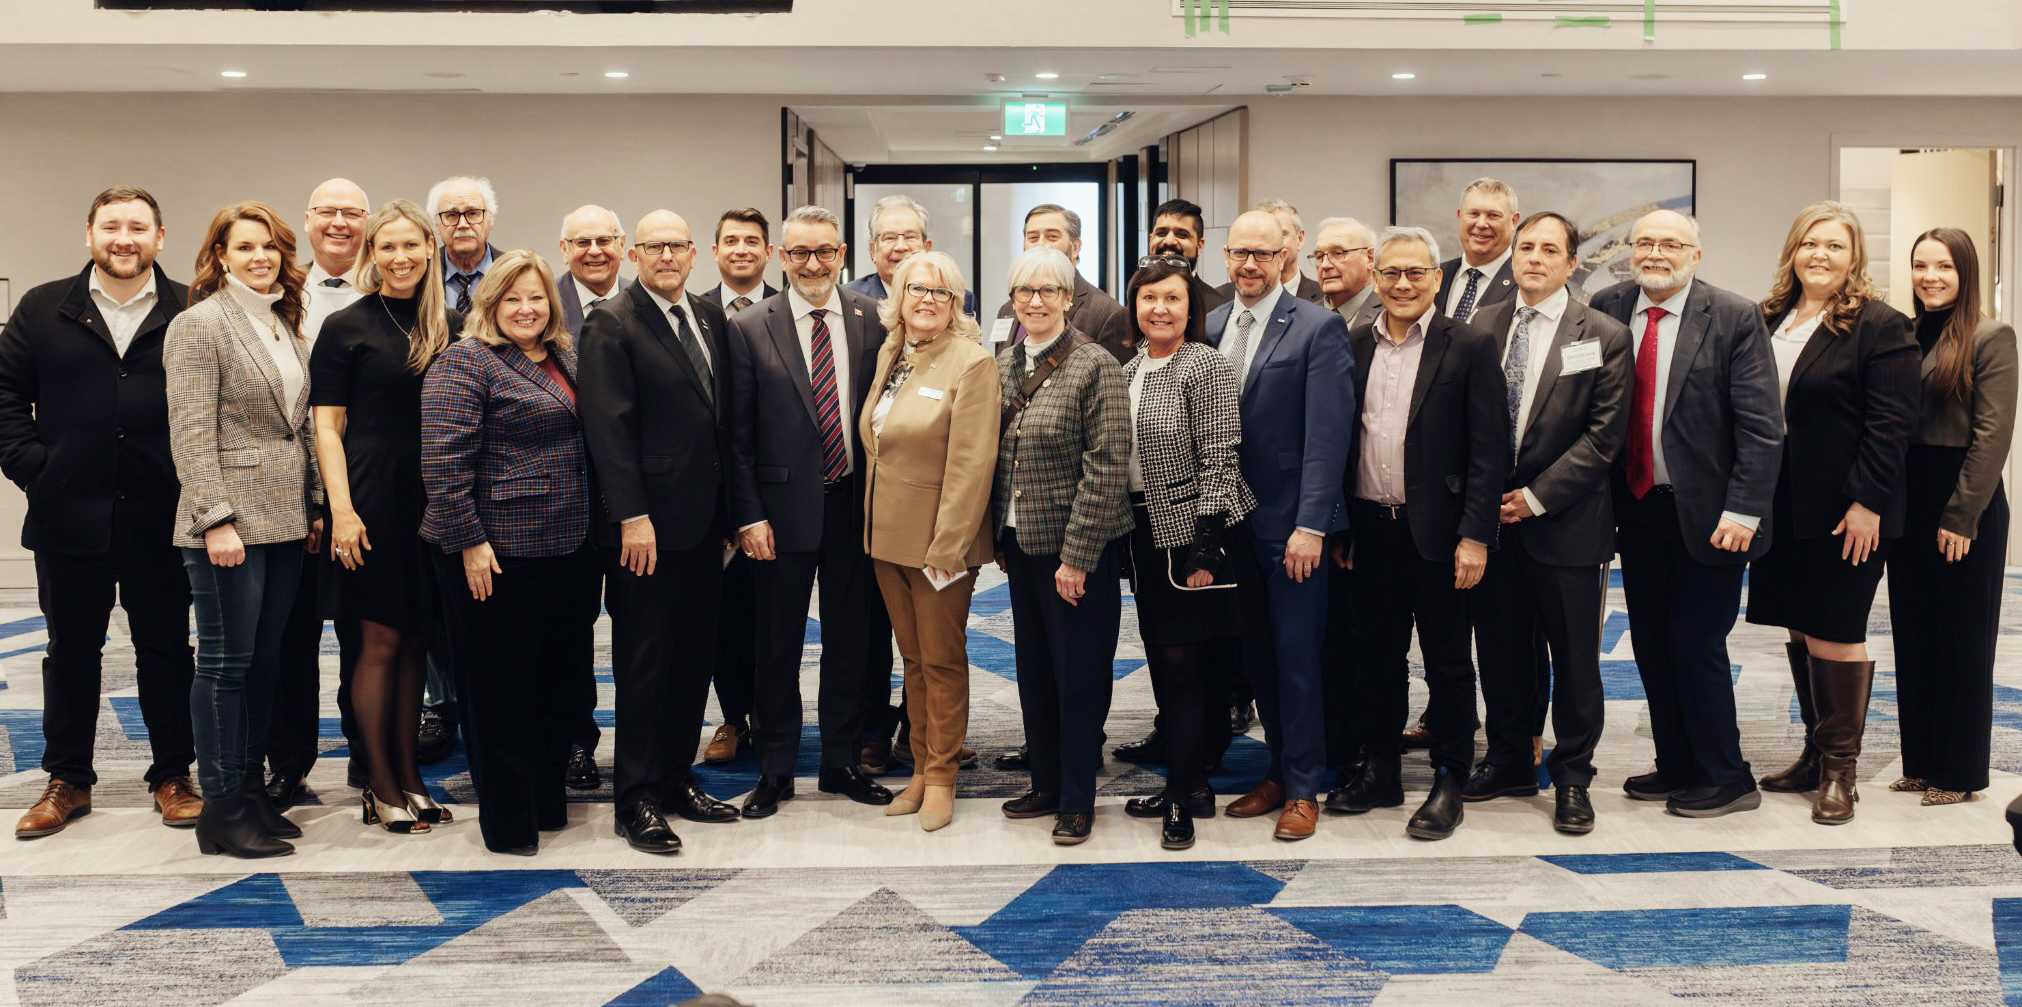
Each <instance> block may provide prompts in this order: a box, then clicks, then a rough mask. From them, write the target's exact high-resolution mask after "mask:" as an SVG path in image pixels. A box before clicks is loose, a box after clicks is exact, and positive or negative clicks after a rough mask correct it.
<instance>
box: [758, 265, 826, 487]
mask: <svg viewBox="0 0 2022 1007" xmlns="http://www.w3.org/2000/svg"><path fill="white" fill-rule="evenodd" d="M738 300H743V298H738ZM826 314H828V311H827V310H826V309H823V308H816V309H814V310H813V311H812V312H809V313H808V317H810V318H813V319H814V338H813V340H812V342H813V344H814V374H813V375H812V377H813V382H812V383H813V386H814V420H815V425H816V426H819V427H820V428H821V479H822V482H825V483H832V482H835V481H836V480H838V479H841V478H842V477H843V471H844V470H845V469H847V468H848V467H849V449H848V447H846V446H845V445H844V444H843V432H842V399H841V397H840V396H838V395H837V394H836V387H835V351H834V349H833V348H831V347H830V345H829V338H828V323H827V322H825V321H823V320H822V316H823V315H826Z"/></svg>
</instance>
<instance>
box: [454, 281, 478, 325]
mask: <svg viewBox="0 0 2022 1007" xmlns="http://www.w3.org/2000/svg"><path fill="white" fill-rule="evenodd" d="M449 279H450V282H451V283H454V284H456V310H457V312H458V313H460V314H465V315H467V314H470V285H471V284H473V283H476V282H477V277H475V276H469V275H466V274H464V273H458V274H456V275H455V276H452V277H450V278H449Z"/></svg>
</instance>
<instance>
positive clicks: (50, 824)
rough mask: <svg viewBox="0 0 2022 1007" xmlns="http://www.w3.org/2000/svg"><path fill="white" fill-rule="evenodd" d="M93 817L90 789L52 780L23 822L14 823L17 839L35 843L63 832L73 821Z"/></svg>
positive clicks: (22, 817)
mask: <svg viewBox="0 0 2022 1007" xmlns="http://www.w3.org/2000/svg"><path fill="white" fill-rule="evenodd" d="M90 813H91V788H90V787H80V786H77V785H75V784H71V783H66V782H64V781H63V780H57V779H51V780H50V781H49V785H48V786H46V787H44V788H42V798H41V799H40V800H38V801H36V802H35V804H34V806H33V807H30V808H29V809H28V812H27V813H26V814H24V815H22V816H21V820H20V821H18V822H15V823H14V838H16V839H34V838H36V837H38V836H53V835H55V834H57V833H59V832H62V831H63V827H64V826H66V825H69V824H70V820H71V819H73V818H76V817H78V816H79V815H88V814H90Z"/></svg>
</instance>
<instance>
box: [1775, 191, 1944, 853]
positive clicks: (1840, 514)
mask: <svg viewBox="0 0 2022 1007" xmlns="http://www.w3.org/2000/svg"><path fill="white" fill-rule="evenodd" d="M1867 264H1868V255H1867V244H1866V242H1865V240H1864V239H1863V237H1862V235H1861V225H1860V219H1859V218H1858V217H1855V216H1854V214H1853V211H1852V210H1849V209H1847V208H1846V207H1845V206H1843V205H1841V204H1839V203H1836V202H1833V201H1831V200H1822V201H1820V202H1817V203H1813V204H1811V205H1810V206H1807V207H1805V208H1804V209H1803V210H1801V211H1799V212H1798V215H1797V220H1796V221H1794V222H1793V223H1792V224H1791V226H1790V234H1789V235H1788V236H1787V237H1785V239H1784V242H1783V256H1782V261H1781V262H1780V263H1779V264H1778V266H1777V269H1776V275H1775V278H1774V281H1773V283H1772V286H1771V287H1770V291H1769V296H1768V297H1767V298H1766V299H1764V300H1763V302H1762V314H1763V318H1764V319H1765V323H1766V324H1767V326H1768V328H1769V330H1770V332H1771V336H1770V349H1771V351H1772V352H1773V353H1774V355H1775V358H1776V370H1777V376H1778V378H1779V380H1780V382H1781V384H1782V388H1783V422H1784V442H1783V471H1782V473H1781V474H1780V475H1779V476H1778V477H1777V481H1776V497H1775V501H1774V503H1773V504H1772V505H1771V508H1770V536H1771V544H1770V547H1769V551H1768V552H1767V553H1765V554H1764V555H1763V557H1762V558H1761V559H1758V560H1756V561H1755V562H1754V563H1753V564H1752V566H1751V568H1750V570H1749V586H1748V621H1749V622H1752V623H1757V624H1759V625H1767V626H1782V627H1783V628H1785V629H1788V630H1789V631H1790V643H1789V644H1788V645H1787V650H1788V657H1789V660H1790V674H1791V680H1792V682H1793V683H1794V685H1795V686H1796V689H1797V697H1798V709H1799V711H1800V713H1801V715H1802V716H1803V718H1804V724H1805V746H1804V752H1803V754H1801V755H1800V756H1799V757H1798V760H1797V762H1796V763H1795V764H1793V765H1792V766H1791V767H1790V768H1789V769H1787V770H1785V771H1783V772H1781V773H1777V774H1774V775H1771V776H1767V777H1764V778H1763V779H1762V786H1763V789H1765V790H1773V791H1780V792H1785V793H1798V792H1803V791H1807V790H1813V789H1816V790H1817V791H1818V796H1817V797H1816V799H1815V800H1814V801H1813V804H1812V811H1811V820H1812V821H1814V822H1817V823H1819V824H1821V825H1840V824H1843V823H1845V822H1850V821H1852V820H1853V815H1854V801H1855V800H1856V799H1857V792H1856V790H1855V770H1856V762H1857V760H1858V759H1859V758H1860V753H1861V735H1862V733H1863V732H1864V731H1865V729H1866V727H1867V713H1868V692H1869V689H1870V687H1872V685H1873V684H1874V673H1875V664H1874V661H1872V660H1870V659H1869V657H1868V648H1867V623H1868V610H1869V609H1871V608H1872V607H1873V606H1874V600H1875V587H1876V585H1878V584H1879V583H1881V577H1882V561H1883V560H1885V559H1887V557H1888V552H1889V546H1890V543H1891V542H1892V541H1893V540H1894V539H1896V538H1897V537H1899V536H1901V535H1902V533H1903V518H1904V514H1905V512H1906V510H1907V501H1906V497H1907V493H1906V490H1907V486H1906V484H1905V482H1904V480H1903V454H1904V452H1905V450H1906V449H1907V448H1908V447H1909V442H1910V434H1911V433H1912V432H1913V431H1914V430H1915V429H1916V422H1917V399H1918V396H1919V383H1918V379H1917V343H1916V340H1915V338H1913V337H1912V336H1911V334H1910V320H1909V319H1908V318H1905V317H1903V313H1902V312H1900V311H1897V310H1896V309H1894V308H1891V307H1889V306H1888V305H1887V304H1885V303H1883V302H1882V300H1881V299H1880V297H1878V296H1877V295H1876V293H1875V285H1874V282H1873V281H1872V280H1870V279H1868V275H1867Z"/></svg>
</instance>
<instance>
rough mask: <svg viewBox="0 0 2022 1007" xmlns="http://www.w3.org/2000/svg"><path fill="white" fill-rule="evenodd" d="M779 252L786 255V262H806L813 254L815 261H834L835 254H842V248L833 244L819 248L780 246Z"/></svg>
mask: <svg viewBox="0 0 2022 1007" xmlns="http://www.w3.org/2000/svg"><path fill="white" fill-rule="evenodd" d="M779 254H781V255H784V256H786V258H787V261H788V262H806V261H807V259H808V256H810V255H811V256H814V258H815V261H817V262H834V261H835V258H836V256H838V255H841V254H842V249H840V248H837V247H835V246H834V245H823V246H821V247H820V248H782V249H780V250H779Z"/></svg>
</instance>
